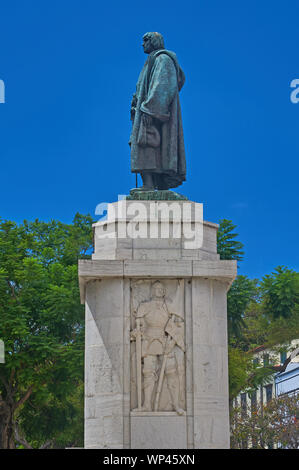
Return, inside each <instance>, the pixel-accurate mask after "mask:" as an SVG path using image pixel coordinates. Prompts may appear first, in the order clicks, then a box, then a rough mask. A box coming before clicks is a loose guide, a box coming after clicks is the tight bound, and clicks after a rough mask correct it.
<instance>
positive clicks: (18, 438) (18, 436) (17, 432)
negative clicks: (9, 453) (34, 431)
mask: <svg viewBox="0 0 299 470" xmlns="http://www.w3.org/2000/svg"><path fill="white" fill-rule="evenodd" d="M15 439H16V441H18V442H19V443H20V444H22V445H23V446H24V447H26V449H32V448H33V447H32V446H31V445H30V444H29V442H27V441H26V439H25V437H23V436H21V433H20V429H19V425H18V423H15Z"/></svg>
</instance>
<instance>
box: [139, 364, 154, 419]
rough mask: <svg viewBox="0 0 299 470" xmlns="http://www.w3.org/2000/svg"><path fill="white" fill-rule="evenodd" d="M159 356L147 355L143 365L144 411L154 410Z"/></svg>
mask: <svg viewBox="0 0 299 470" xmlns="http://www.w3.org/2000/svg"><path fill="white" fill-rule="evenodd" d="M156 362H157V356H147V357H145V358H144V365H143V389H144V402H143V406H142V411H152V398H153V391H154V387H155V382H156Z"/></svg>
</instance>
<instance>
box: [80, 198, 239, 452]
mask: <svg viewBox="0 0 299 470" xmlns="http://www.w3.org/2000/svg"><path fill="white" fill-rule="evenodd" d="M167 192H168V193H169V192H170V191H167ZM156 193H158V191H157V192H156ZM160 193H161V191H160ZM139 194H140V195H141V193H139ZM124 203H126V201H120V202H118V203H113V204H111V205H110V206H111V207H112V208H113V207H114V206H117V207H118V208H121V206H122V205H123V204H124ZM126 204H127V203H126ZM131 204H132V205H135V204H136V202H134V201H133V202H130V203H128V206H130V205H131ZM138 204H139V203H138ZM140 204H141V203H140ZM173 204H175V205H178V206H179V207H181V206H185V205H187V206H189V205H190V207H191V209H192V211H191V212H190V213H191V218H190V223H191V225H192V226H193V229H194V232H196V233H197V232H198V231H199V230H200V229H201V228H202V244H201V246H200V247H198V248H189V247H187V246H186V245H185V239H184V235H183V234H184V232H183V230H182V231H181V232H180V233H181V235H180V236H179V237H175V236H174V235H172V236H168V238H163V237H158V238H155V239H153V238H151V235H150V233H151V232H150V231H148V232H147V233H149V235H147V236H145V237H143V238H142V237H137V238H132V236H131V233H133V232H132V230H133V229H132V230H131V228H132V227H131V225H130V224H131V221H130V219H128V217H127V216H126V214H128V213H129V211H127V212H124V213H125V216H122V211H121V210H119V211H116V213H117V217H116V220H111V218H110V219H109V217H108V220H107V221H106V222H98V223H97V224H95V226H94V254H93V256H92V259H91V260H81V261H79V282H80V293H81V300H82V303H85V318H86V321H85V332H86V333H85V334H86V341H85V448H93V449H103V448H105V449H117V448H119V449H124V448H125V449H130V448H131V449H142V448H145V449H184V448H189V449H192V448H194V449H221V448H222V449H223V448H229V402H228V364H227V312H226V295H227V290H228V289H229V287H230V285H231V283H232V282H233V280H234V278H235V276H236V267H237V266H236V261H225V260H220V259H219V255H218V254H217V244H216V243H217V242H216V240H217V237H216V235H217V225H216V224H211V223H209V222H201V221H198V220H197V218H196V217H195V216H193V215H192V214H193V213H194V214H195V213H196V209H197V206H199V205H200V204H197V203H194V202H192V201H189V202H188V201H187V202H185V201H184V200H182V201H181V202H180V201H178V202H176V203H173V202H168V203H167V202H164V203H163V205H166V206H167V207H166V208H168V209H169V207H170V206H172V205H173ZM141 205H144V206H145V212H144V219H142V220H141V221H140V222H138V225H139V229H140V230H141V227H142V224H144V225H145V226H147V225H148V221H149V219H148V217H149V215H150V213H151V210H152V209H153V212H154V209H155V206H158V205H159V201H158V200H156V201H153V202H151V201H145V203H142V204H141ZM152 206H154V207H152ZM129 209H130V207H129ZM193 209H194V210H193ZM112 212H113V211H112ZM108 214H109V207H108ZM163 217H164V216H163ZM164 222H165V218H162V219H161V220H160V221H158V222H157V226H161V225H163V224H164ZM174 222H175V221H174ZM114 223H115V226H114V225H113V224H114ZM165 223H166V222H165ZM179 224H181V225H182V226H183V224H184V218H183V219H182V220H181V221H179ZM121 225H123V226H124V227H125V228H126V230H125V231H124V232H125V234H126V236H125V237H124V238H123V237H121V236H116V237H114V238H111V239H110V238H109V237H107V232H108V233H110V232H111V233H112V232H113V231H115V230H116V226H117V227H118V228H119V227H120V226H121ZM130 227H131V228H130ZM160 228H161V227H160ZM110 229H111V230H110ZM158 232H159V230H158ZM117 233H119V232H117ZM159 233H160V232H159ZM156 281H159V282H160V283H162V284H163V286H164V288H165V302H166V303H167V305H168V307H167V308H168V311H170V310H169V309H171V314H172V315H179V317H180V318H181V319H182V321H183V322H184V326H185V328H184V338H183V343H184V345H185V351H184V353H183V354H184V355H183V358H184V359H183V361H182V354H181V353H180V354H179V351H180V350H179V348H178V347H177V349H178V351H176V352H175V360H176V365H177V367H178V364H180V371H182V370H183V369H184V373H183V374H182V372H181V375H180V380H181V379H182V380H181V382H180V387H181V388H180V391H182V393H181V394H180V405H179V407H180V408H182V409H183V410H185V414H184V415H182V416H179V415H177V414H176V413H175V412H173V411H168V410H172V407H171V406H170V405H171V400H170V398H171V397H170V396H169V390H168V389H167V386H168V382H167V381H164V388H163V382H162V389H161V390H160V392H161V395H160V402H159V406H160V407H159V408H158V409H159V410H164V411H156V412H151V413H149V412H139V411H132V410H135V409H136V408H137V406H138V394H137V385H136V384H137V383H138V371H137V370H136V364H137V362H136V355H137V350H136V342H135V341H133V340H132V338H131V332H132V331H134V328H135V324H136V320H135V315H136V312H137V311H138V308H139V306H140V305H141V303H142V302H144V301H145V302H148V301H149V300H150V299H151V297H150V295H151V294H150V293H151V287H152V286H153V284H154V283H155V282H156ZM181 351H182V349H181ZM157 354H161V353H157ZM158 362H159V361H158ZM166 365H167V364H166ZM165 384H166V386H165ZM139 390H140V389H139ZM139 398H140V397H139Z"/></svg>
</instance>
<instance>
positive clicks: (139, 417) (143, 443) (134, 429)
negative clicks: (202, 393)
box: [131, 412, 188, 449]
mask: <svg viewBox="0 0 299 470" xmlns="http://www.w3.org/2000/svg"><path fill="white" fill-rule="evenodd" d="M187 447H188V446H187V417H186V416H178V415H177V413H171V412H170V413H167V412H166V413H163V412H161V413H157V412H156V413H131V448H132V449H187Z"/></svg>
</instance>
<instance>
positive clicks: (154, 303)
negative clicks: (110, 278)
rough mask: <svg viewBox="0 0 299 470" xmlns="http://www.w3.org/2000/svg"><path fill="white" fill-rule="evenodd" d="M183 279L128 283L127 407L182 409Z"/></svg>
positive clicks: (183, 381)
mask: <svg viewBox="0 0 299 470" xmlns="http://www.w3.org/2000/svg"><path fill="white" fill-rule="evenodd" d="M184 327H185V312H184V280H182V279H180V280H163V281H161V280H138V281H132V283H131V410H132V411H135V412H161V411H175V412H177V414H179V415H181V414H183V413H184V411H185V409H186V398H185V381H186V379H185V332H184V331H185V328H184Z"/></svg>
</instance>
